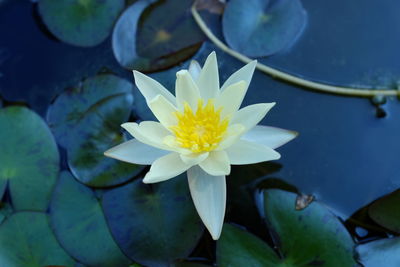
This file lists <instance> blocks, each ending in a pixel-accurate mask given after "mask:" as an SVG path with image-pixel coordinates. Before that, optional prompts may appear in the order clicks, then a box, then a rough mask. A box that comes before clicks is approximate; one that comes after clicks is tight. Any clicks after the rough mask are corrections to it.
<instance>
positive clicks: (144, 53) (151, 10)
mask: <svg viewBox="0 0 400 267" xmlns="http://www.w3.org/2000/svg"><path fill="white" fill-rule="evenodd" d="M191 5H192V1H191V0H169V1H156V0H139V1H136V2H135V3H134V4H133V5H131V6H130V7H129V8H128V9H126V10H125V11H124V13H123V14H122V16H121V17H120V18H119V19H118V21H117V23H116V25H115V29H114V32H113V37H112V46H113V51H114V55H115V57H116V59H117V61H118V62H119V63H120V64H121V65H122V66H123V67H124V68H127V69H136V70H141V71H155V70H159V69H165V68H168V67H170V66H173V65H176V64H178V63H180V62H182V61H183V60H185V59H187V58H189V57H191V56H193V54H195V53H196V51H197V50H198V49H199V47H200V45H201V42H202V41H203V40H204V38H205V37H204V35H203V34H202V32H201V30H200V29H199V28H198V26H197V25H196V23H195V22H194V20H193V18H192V16H191V13H190V10H189V9H190V7H191Z"/></svg>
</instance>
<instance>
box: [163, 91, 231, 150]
mask: <svg viewBox="0 0 400 267" xmlns="http://www.w3.org/2000/svg"><path fill="white" fill-rule="evenodd" d="M221 110H222V108H219V109H218V110H215V107H214V101H213V99H209V100H208V101H207V104H206V105H204V101H203V99H199V102H198V104H197V110H196V112H193V110H192V108H191V107H190V106H189V105H188V104H187V103H185V105H184V109H183V112H176V113H175V116H176V117H177V118H178V124H177V125H175V126H172V127H171V130H172V131H173V133H174V134H175V137H176V141H177V142H178V144H179V145H180V146H181V147H183V148H187V149H190V150H191V151H192V152H194V153H199V152H205V151H212V150H214V149H215V148H216V147H217V146H218V144H219V143H220V142H221V140H222V138H223V137H224V135H225V133H226V130H227V128H228V124H229V120H228V119H227V118H224V119H221V116H220V113H221Z"/></svg>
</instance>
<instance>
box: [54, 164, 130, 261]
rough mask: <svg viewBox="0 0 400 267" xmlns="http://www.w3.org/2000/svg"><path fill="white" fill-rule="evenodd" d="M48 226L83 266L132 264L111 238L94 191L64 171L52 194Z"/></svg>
mask: <svg viewBox="0 0 400 267" xmlns="http://www.w3.org/2000/svg"><path fill="white" fill-rule="evenodd" d="M50 224H51V227H52V229H53V231H54V234H55V236H56V237H57V240H58V241H59V242H60V244H61V245H62V246H63V248H64V249H65V250H66V251H68V253H69V254H70V255H71V256H73V257H74V258H75V259H77V260H79V261H80V262H81V263H83V264H85V265H88V266H104V267H107V266H110V267H111V266H128V265H129V264H130V263H131V261H130V260H129V259H128V258H126V256H125V255H124V254H123V253H122V252H121V250H120V249H119V247H118V246H117V244H116V243H115V241H114V239H113V238H112V236H111V233H110V231H109V229H108V226H107V223H106V220H105V218H104V214H103V210H102V208H101V205H100V203H99V200H98V199H97V198H96V196H95V194H94V192H93V191H92V190H91V189H90V188H87V187H86V186H84V185H83V184H81V183H79V182H77V181H76V180H75V179H74V177H73V176H72V175H71V174H70V173H69V172H67V171H64V172H62V173H61V174H60V177H59V180H58V183H57V186H56V188H55V190H54V192H53V198H52V200H51V204H50ZM77 240H79V242H76V241H77Z"/></svg>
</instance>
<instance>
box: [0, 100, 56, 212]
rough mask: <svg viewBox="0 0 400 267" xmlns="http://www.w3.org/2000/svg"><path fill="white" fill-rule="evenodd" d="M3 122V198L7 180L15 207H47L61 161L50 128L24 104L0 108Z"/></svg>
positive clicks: (0, 156)
mask: <svg viewBox="0 0 400 267" xmlns="http://www.w3.org/2000/svg"><path fill="white" fill-rule="evenodd" d="M0 125H1V131H0V151H1V154H0V162H1V164H0V199H1V197H2V195H3V194H4V191H5V189H6V186H7V184H8V190H9V193H10V197H11V200H12V204H13V208H14V209H15V210H17V211H18V210H34V211H45V210H46V209H47V206H48V203H49V200H50V196H51V192H52V190H53V187H54V185H55V183H56V179H57V176H58V172H59V161H60V159H59V153H58V149H57V145H56V142H55V140H54V138H53V135H52V134H51V131H50V129H49V128H48V127H47V125H46V123H45V122H44V121H43V119H42V118H41V117H39V116H38V115H37V114H36V113H34V112H32V111H31V110H29V109H27V108H25V107H21V106H10V107H7V108H3V109H0Z"/></svg>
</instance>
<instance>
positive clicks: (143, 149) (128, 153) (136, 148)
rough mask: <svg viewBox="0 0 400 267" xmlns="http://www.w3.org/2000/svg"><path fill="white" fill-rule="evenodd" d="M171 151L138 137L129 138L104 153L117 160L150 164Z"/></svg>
mask: <svg viewBox="0 0 400 267" xmlns="http://www.w3.org/2000/svg"><path fill="white" fill-rule="evenodd" d="M168 153H169V151H166V150H161V149H158V148H155V147H152V146H149V145H146V144H144V143H142V142H140V141H138V140H136V139H132V140H129V141H127V142H124V143H122V144H120V145H118V146H115V147H113V148H110V149H109V150H107V151H106V152H104V155H105V156H107V157H110V158H114V159H117V160H122V161H125V162H129V163H134V164H143V165H150V164H152V163H153V162H154V161H155V160H156V159H158V158H160V157H162V156H165V155H166V154H168Z"/></svg>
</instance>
